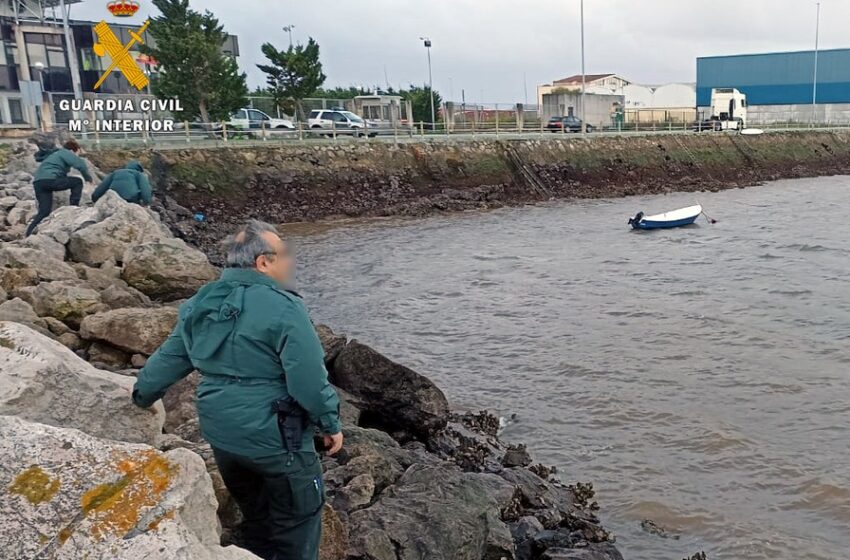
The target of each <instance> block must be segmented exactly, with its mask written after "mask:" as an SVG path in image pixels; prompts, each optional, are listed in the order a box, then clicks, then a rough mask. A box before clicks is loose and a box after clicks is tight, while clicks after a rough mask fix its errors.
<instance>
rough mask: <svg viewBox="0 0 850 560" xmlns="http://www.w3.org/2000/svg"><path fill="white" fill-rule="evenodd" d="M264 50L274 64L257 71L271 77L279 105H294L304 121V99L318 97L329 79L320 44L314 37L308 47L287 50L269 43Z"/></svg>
mask: <svg viewBox="0 0 850 560" xmlns="http://www.w3.org/2000/svg"><path fill="white" fill-rule="evenodd" d="M262 51H263V54H264V55H266V58H268V59H269V62H270V64H258V65H257V68H259V69H260V70H262V71H263V72H265V73H266V74H267V77H266V80H267V81H268V84H269V91H270V93H271V94H272V97H274V99H275V102H276V103H277V104H278V105H279V106H283V107H285V106H287V105H289V104H291V105H293V106H294V108H295V110H296V111H297V112H298V117H299V118H300V119H302V120H303V118H304V115H303V113H304V111H303V109H302V108H301V100H303V99H305V98H307V97H310V96H311V95H313V94H315V93H316V92H317V91H318V89H319V88H320V87H321V86H322V84H324V83H325V78H327V76H325V74H324V73H323V72H322V62H321V61H320V60H319V44H318V43H317V42H316V41H314V40H313V38H312V37H311V38H310V40H309V41H307V44H306V45H301V44H298V45H295V46H290V47H289V48H288V49H287V50H285V51H283V50H277V49H276V48H275V47H274V45H272V44H271V43H265V44H264V45H263V46H262Z"/></svg>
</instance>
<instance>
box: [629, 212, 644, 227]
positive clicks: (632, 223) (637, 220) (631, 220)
mask: <svg viewBox="0 0 850 560" xmlns="http://www.w3.org/2000/svg"><path fill="white" fill-rule="evenodd" d="M641 220H643V212H638V213H637V214H635V217H634V218H629V225H630V226H632V227H633V228H637V227H638V224H639V223H640V222H641Z"/></svg>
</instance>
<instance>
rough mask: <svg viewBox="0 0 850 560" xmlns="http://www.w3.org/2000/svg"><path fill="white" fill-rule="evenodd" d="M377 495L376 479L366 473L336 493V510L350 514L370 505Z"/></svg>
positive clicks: (353, 479)
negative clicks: (373, 497)
mask: <svg viewBox="0 0 850 560" xmlns="http://www.w3.org/2000/svg"><path fill="white" fill-rule="evenodd" d="M374 495H375V479H374V478H372V475H370V474H367V473H364V474H359V475H357V476H355V477H354V478H352V479H351V480H350V481H349V482H348V484H346V485H345V486H343V487H342V488H340V489H339V490H337V491H336V494H335V496H334V508H335V509H338V510H341V511H345V512H349V511H352V510H355V509H360V508H362V507H363V506H367V505H369V502H371V501H372V496H374Z"/></svg>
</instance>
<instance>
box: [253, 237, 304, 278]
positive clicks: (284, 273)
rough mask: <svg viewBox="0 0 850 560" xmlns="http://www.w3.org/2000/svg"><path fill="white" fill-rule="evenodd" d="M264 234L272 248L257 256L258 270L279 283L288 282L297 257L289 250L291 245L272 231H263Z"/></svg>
mask: <svg viewBox="0 0 850 560" xmlns="http://www.w3.org/2000/svg"><path fill="white" fill-rule="evenodd" d="M262 236H263V239H265V240H266V242H267V243H268V244H269V246H270V247H271V248H272V250H271V251H269V252H267V253H263V254H262V255H260V256H258V257H257V270H258V271H259V272H262V273H263V274H265V275H266V276H268V277H270V278H273V279H274V280H276V281H277V283H278V284H281V285H283V284H288V283H289V282H290V281H291V280H292V276H293V271H294V269H295V258H294V257H293V256H292V254H291V253H290V252H289V246H288V245H287V244H286V242H284V241H283V240H282V239H281V238H280V237H279V236H277V235H276V234H274V233H272V232H268V231H267V232H263V234H262Z"/></svg>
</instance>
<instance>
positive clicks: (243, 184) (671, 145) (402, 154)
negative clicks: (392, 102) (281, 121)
mask: <svg viewBox="0 0 850 560" xmlns="http://www.w3.org/2000/svg"><path fill="white" fill-rule="evenodd" d="M89 157H90V159H91V160H92V161H94V162H95V163H96V164H97V165H98V166H100V167H101V168H102V169H113V168H116V167H119V166H121V165H123V164H124V163H125V162H126V160H128V159H131V158H134V159H140V160H142V161H143V163H145V164H146V166H147V167H149V168H150V169H151V170H152V172H153V175H154V183H155V186H156V189H157V192H158V195H159V198H160V200H161V201H163V203H164V204H165V210H166V211H165V212H164V213H163V215H164V216H165V218H166V220H167V221H169V222H170V224H171V225H172V227H173V228H174V229H175V230H176V231H178V232H179V234H180V235H181V236H184V237H185V238H186V239H187V240H188V241H190V242H193V243H195V244H196V245H199V246H201V247H203V248H205V249H207V250H210V249H213V248H214V244H215V243H216V242H217V241H218V240H219V239H221V237H222V236H223V235H224V234H226V233H227V232H230V231H232V229H233V227H234V225H235V224H236V223H239V222H241V221H243V220H244V219H246V218H248V217H255V218H259V219H263V220H266V221H269V222H272V223H284V222H295V221H314V220H322V219H333V218H338V217H364V216H392V215H408V216H422V215H427V214H431V213H437V212H446V211H461V210H470V209H481V208H493V207H498V206H503V205H513V204H524V203H531V202H538V201H541V200H548V199H551V198H602V197H619V196H628V195H637V194H653V193H663V192H672V191H700V190H720V189H725V188H732V187H741V186H749V185H755V184H758V183H760V182H763V181H768V180H775V179H781V178H794V177H810V176H817V175H835V174H844V173H850V133H848V132H822V131H813V132H808V131H807V132H788V133H772V134H764V135H762V136H739V135H726V134H701V135H698V134H694V135H669V136H667V135H665V136H631V137H596V138H593V137H591V138H590V139H588V140H583V139H581V138H577V137H565V138H544V139H539V140H495V139H487V140H479V141H465V142H462V141H448V142H442V141H440V142H412V143H402V144H399V145H394V144H392V143H388V142H387V143H385V142H368V143H367V142H362V143H349V142H341V143H340V144H335V145H329V144H318V143H316V144H303V145H284V146H281V145H273V146H272V145H270V146H268V147H266V146H259V147H257V146H250V147H238V146H234V147H227V148H214V149H203V150H197V149H195V150H193V149H185V150H109V151H97V152H91V153H90V154H89ZM197 212H200V213H203V214H204V216H205V221H204V222H203V223H200V222H196V221H195V220H194V219H193V218H192V216H193V215H194V214H195V213H197Z"/></svg>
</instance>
